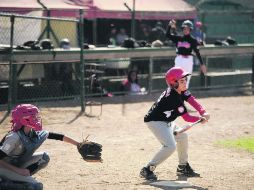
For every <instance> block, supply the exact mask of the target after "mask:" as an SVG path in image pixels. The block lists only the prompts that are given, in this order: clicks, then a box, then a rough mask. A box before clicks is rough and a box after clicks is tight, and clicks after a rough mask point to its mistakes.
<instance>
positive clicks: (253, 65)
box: [251, 54, 254, 94]
mask: <svg viewBox="0 0 254 190" xmlns="http://www.w3.org/2000/svg"><path fill="white" fill-rule="evenodd" d="M251 83H252V94H254V54H253V55H252V75H251Z"/></svg>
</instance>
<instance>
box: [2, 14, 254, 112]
mask: <svg viewBox="0 0 254 190" xmlns="http://www.w3.org/2000/svg"><path fill="white" fill-rule="evenodd" d="M81 18H82V19H79V20H77V19H56V18H48V17H42V14H41V13H40V12H39V11H38V12H36V13H34V14H31V15H27V16H24V15H23V16H22V15H13V14H6V13H5V14H0V26H1V27H0V32H1V35H0V44H1V49H0V106H3V105H4V106H6V105H8V107H9V108H10V107H11V106H13V105H15V104H17V103H21V102H32V101H42V100H44V101H45V100H63V99H69V100H71V101H73V102H74V104H76V105H80V104H81V107H82V104H84V100H85V101H87V100H88V99H89V98H90V97H95V98H96V97H112V96H117V95H122V94H125V92H123V91H121V88H120V87H121V83H122V81H123V80H125V79H126V76H127V74H128V71H130V70H136V71H137V72H138V77H139V83H140V86H141V87H144V88H145V89H146V92H147V93H150V92H153V91H160V90H162V89H164V88H165V87H166V84H165V81H164V73H165V72H166V71H167V70H168V68H170V67H172V66H173V65H174V57H175V53H172V54H171V55H168V54H162V53H160V56H153V55H152V53H151V55H149V54H146V56H142V54H143V52H138V51H137V52H135V49H132V50H128V49H125V50H122V49H121V48H120V50H121V51H123V52H122V54H123V55H125V54H126V53H128V51H131V52H132V53H130V54H128V56H126V55H125V56H123V57H122V58H119V57H121V56H118V55H117V54H118V53H117V50H118V47H115V48H112V49H111V50H112V51H111V50H110V51H105V52H104V50H105V49H109V48H104V49H103V48H94V47H93V46H91V45H88V44H85V46H84V48H89V50H84V49H83V48H81V49H80V48H79V47H80V44H83V41H84V40H83V37H84V36H83V34H84V31H83V30H86V29H87V28H86V25H83V17H81ZM81 26H82V27H81ZM80 34H82V35H80ZM45 39H49V40H50V42H51V44H50V45H49V44H48V43H45V44H46V47H43V42H45V41H46V42H48V41H47V40H45ZM62 39H68V41H69V47H66V46H65V47H64V48H63V46H61V41H62ZM64 41H65V40H64ZM45 44H44V45H45ZM90 49H91V50H90ZM150 49H151V48H150ZM155 49H156V51H157V52H160V51H161V52H163V51H164V50H163V48H161V49H160V48H155ZM145 50H146V51H149V48H145ZM82 51H84V53H83V52H82ZM96 51H98V52H100V51H101V52H102V53H101V54H100V55H96V56H94V57H93V58H89V55H92V54H96ZM174 51H175V50H174V48H172V52H174ZM144 52H145V51H144ZM110 53H111V55H109V56H106V55H107V54H110ZM137 54H139V55H138V56H136V55H137ZM201 54H202V50H201ZM83 56H84V57H83ZM105 57H106V58H105ZM203 57H204V58H205V62H206V63H207V65H208V71H209V72H208V73H207V75H206V76H202V75H200V72H199V66H198V65H197V64H196V65H194V73H193V76H192V79H191V84H190V88H192V89H195V88H196V89H206V88H211V87H217V86H224V87H227V86H230V85H238V86H244V85H250V84H251V81H253V79H252V78H251V77H252V63H253V61H252V57H251V55H250V53H248V54H244V53H243V55H240V54H238V55H235V56H234V55H233V57H232V55H229V54H228V53H227V54H225V55H223V56H213V57H209V56H203ZM243 57H244V61H242V59H243ZM246 60H247V61H246ZM82 98H85V99H82Z"/></svg>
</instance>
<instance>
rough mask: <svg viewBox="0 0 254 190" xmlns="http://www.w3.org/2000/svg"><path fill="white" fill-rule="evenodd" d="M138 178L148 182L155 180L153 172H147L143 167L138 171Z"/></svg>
mask: <svg viewBox="0 0 254 190" xmlns="http://www.w3.org/2000/svg"><path fill="white" fill-rule="evenodd" d="M140 177H141V178H145V179H147V180H150V181H155V180H157V176H156V175H155V174H154V173H153V171H151V170H149V169H148V168H147V167H143V168H142V169H141V171H140Z"/></svg>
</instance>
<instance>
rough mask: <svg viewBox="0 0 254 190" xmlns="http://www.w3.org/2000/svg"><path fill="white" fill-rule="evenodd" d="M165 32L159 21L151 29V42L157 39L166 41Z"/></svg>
mask: <svg viewBox="0 0 254 190" xmlns="http://www.w3.org/2000/svg"><path fill="white" fill-rule="evenodd" d="M165 34H166V31H165V29H164V28H163V27H162V23H161V22H159V21H158V22H157V23H156V25H155V27H154V28H153V29H152V31H151V35H150V42H153V41H155V40H160V41H161V42H164V41H165V39H166V38H165Z"/></svg>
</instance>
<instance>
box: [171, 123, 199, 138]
mask: <svg viewBox="0 0 254 190" xmlns="http://www.w3.org/2000/svg"><path fill="white" fill-rule="evenodd" d="M202 121H203V120H202V119H199V120H198V121H196V122H194V123H191V124H188V125H184V126H183V127H179V128H178V129H176V130H175V131H174V135H175V136H176V135H178V134H180V133H183V132H184V131H187V130H189V129H190V128H192V127H193V126H195V125H197V124H198V123H200V122H202Z"/></svg>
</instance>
